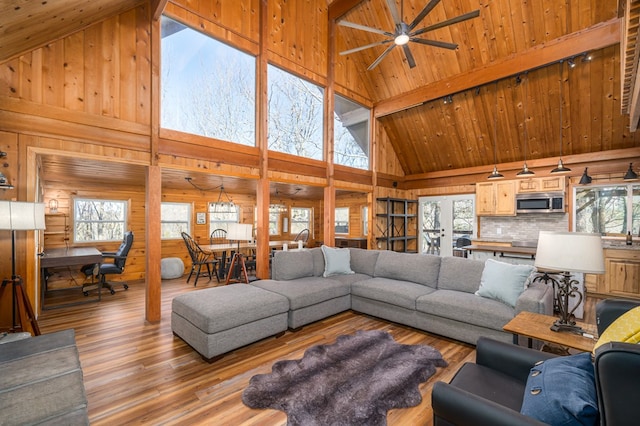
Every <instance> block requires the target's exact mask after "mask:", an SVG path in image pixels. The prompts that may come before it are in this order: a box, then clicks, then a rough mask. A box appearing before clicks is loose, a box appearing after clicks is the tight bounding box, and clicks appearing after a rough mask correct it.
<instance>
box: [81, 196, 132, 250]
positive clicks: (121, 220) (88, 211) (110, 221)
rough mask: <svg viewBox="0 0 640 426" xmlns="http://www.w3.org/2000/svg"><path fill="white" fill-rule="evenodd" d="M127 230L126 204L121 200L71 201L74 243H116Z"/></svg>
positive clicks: (83, 199) (82, 199)
mask: <svg viewBox="0 0 640 426" xmlns="http://www.w3.org/2000/svg"><path fill="white" fill-rule="evenodd" d="M126 228H127V202H126V201H121V200H95V199H87V198H76V199H74V200H73V240H74V242H76V243H86V242H93V241H118V240H121V239H122V237H123V236H124V231H125V229H126Z"/></svg>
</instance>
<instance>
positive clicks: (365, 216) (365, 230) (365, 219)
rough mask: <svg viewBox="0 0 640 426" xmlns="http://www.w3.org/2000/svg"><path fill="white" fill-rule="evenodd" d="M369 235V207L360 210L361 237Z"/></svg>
mask: <svg viewBox="0 0 640 426" xmlns="http://www.w3.org/2000/svg"><path fill="white" fill-rule="evenodd" d="M368 234H369V206H364V207H363V208H362V235H368Z"/></svg>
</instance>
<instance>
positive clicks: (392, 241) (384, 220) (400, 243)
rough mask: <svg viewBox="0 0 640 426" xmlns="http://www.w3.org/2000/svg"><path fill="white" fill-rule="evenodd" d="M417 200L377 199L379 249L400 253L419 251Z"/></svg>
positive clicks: (377, 239)
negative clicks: (379, 233) (379, 234)
mask: <svg viewBox="0 0 640 426" xmlns="http://www.w3.org/2000/svg"><path fill="white" fill-rule="evenodd" d="M417 210H418V201H417V200H407V199H404V198H391V197H385V198H377V199H376V218H377V221H376V222H377V226H378V230H379V231H380V232H381V233H382V235H381V236H379V237H376V242H377V243H378V248H380V249H383V250H392V251H398V252H416V250H417V236H416V234H417V230H418V227H417V216H418V215H417Z"/></svg>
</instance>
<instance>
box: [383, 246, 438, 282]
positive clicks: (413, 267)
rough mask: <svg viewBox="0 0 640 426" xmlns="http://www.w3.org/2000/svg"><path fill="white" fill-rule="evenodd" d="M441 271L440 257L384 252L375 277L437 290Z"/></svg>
mask: <svg viewBox="0 0 640 426" xmlns="http://www.w3.org/2000/svg"><path fill="white" fill-rule="evenodd" d="M439 271H440V256H434V255H430V254H413V253H396V252H394V251H388V250H384V251H381V252H380V254H379V255H378V261H377V262H376V268H375V271H374V274H373V276H374V277H380V278H391V279H395V280H400V281H409V282H412V283H417V284H423V285H426V286H429V287H431V288H437V287H438V273H439Z"/></svg>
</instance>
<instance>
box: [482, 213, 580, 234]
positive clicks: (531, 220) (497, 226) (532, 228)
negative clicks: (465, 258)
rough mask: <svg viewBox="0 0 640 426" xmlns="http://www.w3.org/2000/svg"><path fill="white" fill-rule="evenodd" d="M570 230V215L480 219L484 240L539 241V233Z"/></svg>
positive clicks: (527, 215) (543, 214) (534, 215)
mask: <svg viewBox="0 0 640 426" xmlns="http://www.w3.org/2000/svg"><path fill="white" fill-rule="evenodd" d="M568 230H569V215H568V214H547V213H530V214H521V215H518V216H513V217H488V216H486V217H482V218H480V236H481V237H482V238H500V239H505V240H537V239H538V232H539V231H568ZM498 232H500V233H498Z"/></svg>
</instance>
